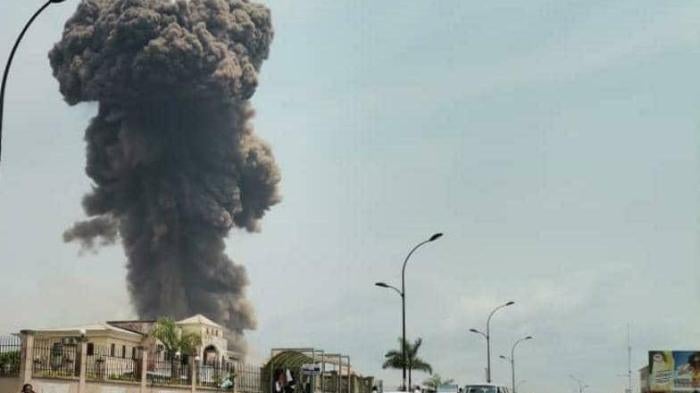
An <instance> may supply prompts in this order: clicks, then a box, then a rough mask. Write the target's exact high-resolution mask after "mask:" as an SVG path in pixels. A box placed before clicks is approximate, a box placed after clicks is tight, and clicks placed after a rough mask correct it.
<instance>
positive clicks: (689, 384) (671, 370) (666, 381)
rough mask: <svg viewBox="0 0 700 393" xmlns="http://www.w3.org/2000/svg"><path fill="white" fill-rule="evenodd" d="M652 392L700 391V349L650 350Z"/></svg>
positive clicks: (650, 386)
mask: <svg viewBox="0 0 700 393" xmlns="http://www.w3.org/2000/svg"><path fill="white" fill-rule="evenodd" d="M649 391H650V392H700V351H649Z"/></svg>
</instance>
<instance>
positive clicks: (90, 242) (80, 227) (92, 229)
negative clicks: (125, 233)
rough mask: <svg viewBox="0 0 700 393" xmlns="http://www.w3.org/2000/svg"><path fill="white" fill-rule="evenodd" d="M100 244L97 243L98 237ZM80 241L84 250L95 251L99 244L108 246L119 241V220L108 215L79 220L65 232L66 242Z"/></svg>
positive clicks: (64, 238)
mask: <svg viewBox="0 0 700 393" xmlns="http://www.w3.org/2000/svg"><path fill="white" fill-rule="evenodd" d="M98 238H99V239H100V242H99V244H95V240H96V239H98ZM74 240H75V241H79V242H80V245H81V246H82V247H83V249H84V250H88V251H94V250H95V248H96V247H97V246H98V245H99V246H108V245H110V244H114V243H115V242H116V241H117V222H116V221H115V220H114V219H113V218H112V217H111V216H108V215H105V216H99V217H96V218H94V219H92V220H88V221H79V222H76V223H75V224H73V226H72V227H71V228H70V229H67V230H66V231H65V232H64V233H63V241H64V242H72V241H74Z"/></svg>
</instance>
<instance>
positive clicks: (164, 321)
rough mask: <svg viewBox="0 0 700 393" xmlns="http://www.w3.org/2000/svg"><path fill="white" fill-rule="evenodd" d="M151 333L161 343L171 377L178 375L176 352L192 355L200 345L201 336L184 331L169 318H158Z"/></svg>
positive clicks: (174, 377)
mask: <svg viewBox="0 0 700 393" xmlns="http://www.w3.org/2000/svg"><path fill="white" fill-rule="evenodd" d="M151 335H152V336H153V337H155V338H157V339H158V341H160V342H161V344H163V348H164V349H165V353H166V354H167V355H168V357H169V358H170V361H171V367H172V368H171V371H172V372H171V377H172V378H173V379H176V378H177V376H178V375H179V372H178V371H179V366H180V362H179V361H178V359H176V358H177V356H176V355H177V354H182V355H189V356H193V355H195V354H196V353H197V347H199V346H200V345H202V337H201V336H200V335H199V334H195V333H184V332H183V331H182V329H180V327H179V326H177V325H176V324H175V321H173V320H172V319H170V318H160V319H159V320H158V322H156V324H155V326H154V327H153V330H152V331H151Z"/></svg>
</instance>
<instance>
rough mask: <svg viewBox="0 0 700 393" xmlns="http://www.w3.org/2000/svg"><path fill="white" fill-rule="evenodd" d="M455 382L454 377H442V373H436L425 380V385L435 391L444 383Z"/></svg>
mask: <svg viewBox="0 0 700 393" xmlns="http://www.w3.org/2000/svg"><path fill="white" fill-rule="evenodd" d="M453 382H454V379H451V378H450V379H442V377H441V376H440V374H438V373H435V374H433V375H432V376H431V377H430V378H428V379H426V380H425V381H423V385H425V387H427V388H428V389H430V390H431V391H433V392H437V390H438V388H439V387H440V386H442V385H449V384H451V383H453Z"/></svg>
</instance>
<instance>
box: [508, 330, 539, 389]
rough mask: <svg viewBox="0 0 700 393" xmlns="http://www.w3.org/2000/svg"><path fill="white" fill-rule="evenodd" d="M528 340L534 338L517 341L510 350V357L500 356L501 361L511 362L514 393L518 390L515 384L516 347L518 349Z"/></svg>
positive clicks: (528, 337)
mask: <svg viewBox="0 0 700 393" xmlns="http://www.w3.org/2000/svg"><path fill="white" fill-rule="evenodd" d="M527 340H532V336H527V337H523V338H521V339H520V340H518V341H516V342H515V344H513V347H512V348H511V350H510V357H507V356H503V355H501V356H500V358H501V359H503V360H507V361H509V362H510V372H511V386H512V389H513V393H516V388H517V385H516V384H515V347H517V346H518V344H520V343H521V342H523V341H527Z"/></svg>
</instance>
